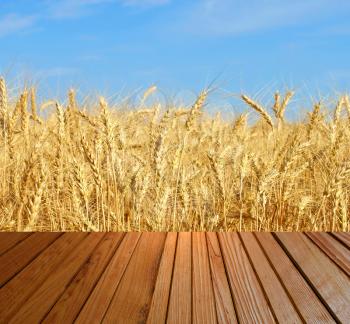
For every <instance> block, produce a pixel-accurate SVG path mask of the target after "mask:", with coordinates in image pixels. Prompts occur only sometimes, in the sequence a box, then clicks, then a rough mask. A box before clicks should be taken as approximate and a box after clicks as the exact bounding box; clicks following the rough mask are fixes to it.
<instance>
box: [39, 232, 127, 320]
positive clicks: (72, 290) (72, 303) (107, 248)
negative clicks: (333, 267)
mask: <svg viewBox="0 0 350 324" xmlns="http://www.w3.org/2000/svg"><path fill="white" fill-rule="evenodd" d="M123 237H124V233H107V234H106V236H105V237H104V238H103V239H102V241H101V242H100V243H99V244H98V246H97V247H96V250H95V251H94V252H93V254H92V255H91V256H90V258H89V259H88V260H87V261H86V262H85V264H84V265H83V266H82V268H81V269H80V270H79V273H78V274H77V275H76V276H75V277H74V279H73V281H72V282H71V283H70V284H69V286H68V288H67V289H66V290H65V291H64V293H63V295H62V296H61V297H60V299H59V300H58V301H57V302H56V304H55V305H54V307H53V308H52V309H51V310H50V312H49V314H48V315H47V316H46V317H45V320H44V321H43V323H73V322H74V320H75V318H76V317H77V315H78V314H79V312H80V309H81V308H82V306H83V305H84V303H85V301H86V300H87V298H88V297H89V295H90V293H91V292H92V290H93V288H94V286H95V284H96V283H97V281H98V280H99V278H100V277H101V275H102V273H103V271H104V270H105V268H106V266H107V265H108V263H109V261H110V260H111V258H112V256H113V255H114V253H115V251H116V249H117V247H118V246H119V244H120V242H121V241H122V239H123Z"/></svg>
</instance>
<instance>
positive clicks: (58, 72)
mask: <svg viewBox="0 0 350 324" xmlns="http://www.w3.org/2000/svg"><path fill="white" fill-rule="evenodd" d="M76 72H77V70H76V69H75V68H71V67H61V66H58V67H53V68H49V69H44V70H40V71H38V72H37V76H38V77H41V78H51V77H61V76H66V75H72V74H75V73H76Z"/></svg>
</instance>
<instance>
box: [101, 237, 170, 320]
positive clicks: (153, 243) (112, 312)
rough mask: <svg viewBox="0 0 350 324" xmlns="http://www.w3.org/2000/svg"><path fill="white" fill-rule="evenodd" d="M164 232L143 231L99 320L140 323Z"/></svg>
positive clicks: (157, 267)
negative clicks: (102, 316)
mask: <svg viewBox="0 0 350 324" xmlns="http://www.w3.org/2000/svg"><path fill="white" fill-rule="evenodd" d="M165 237H166V234H165V233H143V234H142V236H141V238H140V242H139V244H138V246H137V247H136V249H135V252H134V254H133V256H132V257H131V260H130V263H129V265H128V267H127V268H126V271H125V274H124V276H123V278H122V280H121V282H120V284H119V286H118V288H117V290H116V293H115V295H114V297H113V299H112V301H111V303H110V305H109V307H108V310H107V312H106V315H105V317H104V319H103V323H126V324H127V323H144V322H146V320H147V315H148V311H149V307H150V305H151V301H152V295H153V291H154V287H155V283H156V278H157V273H158V269H159V262H160V258H161V256H162V252H163V248H164V242H165Z"/></svg>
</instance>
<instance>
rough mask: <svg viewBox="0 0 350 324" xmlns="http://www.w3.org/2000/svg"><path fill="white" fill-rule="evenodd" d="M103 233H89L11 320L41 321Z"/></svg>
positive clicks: (21, 321)
mask: <svg viewBox="0 0 350 324" xmlns="http://www.w3.org/2000/svg"><path fill="white" fill-rule="evenodd" d="M104 235H105V233H91V234H89V235H88V236H87V237H86V238H85V239H84V240H83V241H82V242H81V243H80V244H79V245H78V246H77V247H76V248H75V249H74V250H73V251H71V253H70V254H69V255H68V256H67V257H66V258H65V259H64V260H63V261H62V262H61V263H60V264H59V266H58V267H57V268H56V269H55V270H54V271H53V272H52V273H51V275H50V276H49V277H48V278H47V280H45V281H44V282H43V283H42V284H41V285H40V287H38V289H37V290H36V291H35V292H34V293H33V295H31V296H30V298H29V299H28V300H27V301H26V303H25V304H24V305H23V306H22V307H21V308H20V309H19V310H18V311H17V312H16V314H15V315H14V316H13V318H12V319H11V321H13V322H17V323H24V322H27V323H39V322H41V321H42V319H43V318H44V317H45V315H46V314H47V312H48V311H49V310H50V308H51V307H52V306H53V305H54V304H55V302H56V301H57V299H58V298H59V297H60V296H61V295H62V293H63V292H64V290H65V289H66V287H67V285H68V284H69V282H70V281H71V279H72V278H73V277H74V275H75V274H76V273H77V271H78V270H79V269H80V268H81V266H82V265H83V264H84V262H85V261H86V260H87V259H88V258H89V256H90V255H91V253H92V252H93V250H94V249H95V247H96V246H97V244H98V243H99V242H100V241H101V239H102V238H103V237H104ZM33 310H35V311H33Z"/></svg>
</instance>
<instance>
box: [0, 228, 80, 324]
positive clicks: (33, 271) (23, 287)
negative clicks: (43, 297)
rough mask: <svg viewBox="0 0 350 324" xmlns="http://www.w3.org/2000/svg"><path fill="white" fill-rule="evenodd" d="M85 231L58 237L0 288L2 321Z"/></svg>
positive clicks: (26, 297)
mask: <svg viewBox="0 0 350 324" xmlns="http://www.w3.org/2000/svg"><path fill="white" fill-rule="evenodd" d="M86 236H87V233H66V234H64V235H62V236H61V237H59V238H58V239H57V240H56V241H55V242H54V243H53V244H51V245H50V246H49V247H48V248H47V249H46V250H45V251H44V252H43V253H41V254H40V255H39V256H38V257H37V258H36V259H35V260H34V261H32V262H31V263H30V264H29V265H28V266H27V267H26V268H25V269H24V271H21V272H20V273H19V274H18V275H17V276H15V277H14V278H13V279H12V280H11V281H10V282H8V283H7V284H6V285H5V286H3V287H2V288H1V289H0V314H1V319H2V321H3V322H5V323H6V322H9V320H10V318H11V317H12V316H13V315H14V313H16V311H17V310H18V309H19V308H20V307H21V306H22V305H23V304H24V302H26V300H27V299H28V298H29V297H30V296H31V295H32V294H33V293H34V292H35V291H36V290H37V289H38V288H39V287H40V286H41V285H42V283H43V282H45V280H46V279H47V278H48V277H49V276H51V275H52V272H53V271H54V270H55V269H56V268H57V266H58V265H59V264H60V263H61V262H63V260H64V259H66V258H67V257H69V255H70V254H71V252H72V251H73V250H74V249H75V247H76V246H77V245H78V244H79V243H80V242H81V241H82V240H83V239H84V238H85V237H86Z"/></svg>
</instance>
